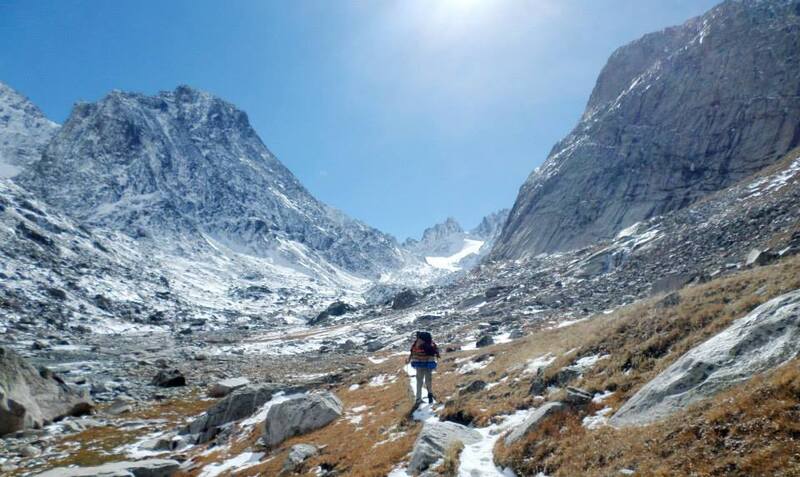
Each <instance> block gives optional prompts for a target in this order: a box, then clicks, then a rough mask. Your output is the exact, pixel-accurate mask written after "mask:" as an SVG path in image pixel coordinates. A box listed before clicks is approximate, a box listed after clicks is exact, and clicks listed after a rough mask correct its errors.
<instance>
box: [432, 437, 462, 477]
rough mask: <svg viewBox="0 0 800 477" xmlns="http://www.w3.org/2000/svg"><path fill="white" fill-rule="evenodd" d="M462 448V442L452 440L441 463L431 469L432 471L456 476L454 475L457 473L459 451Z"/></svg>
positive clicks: (447, 475)
mask: <svg viewBox="0 0 800 477" xmlns="http://www.w3.org/2000/svg"><path fill="white" fill-rule="evenodd" d="M463 450H464V443H463V442H461V441H455V442H453V443H452V444H451V445H450V446H449V447H448V448H447V450H446V451H445V453H444V459H443V461H442V463H441V464H440V465H439V466H437V467H436V468H435V469H433V470H434V472H436V473H437V474H438V475H440V476H442V477H456V475H458V465H459V463H460V461H461V452H462V451H463Z"/></svg>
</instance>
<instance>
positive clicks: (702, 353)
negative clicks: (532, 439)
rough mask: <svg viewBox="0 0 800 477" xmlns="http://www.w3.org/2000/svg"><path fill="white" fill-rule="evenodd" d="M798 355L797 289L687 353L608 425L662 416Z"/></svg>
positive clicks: (799, 300)
mask: <svg viewBox="0 0 800 477" xmlns="http://www.w3.org/2000/svg"><path fill="white" fill-rule="evenodd" d="M798 354H800V290H795V291H793V292H791V293H787V294H785V295H781V296H779V297H777V298H774V299H772V300H770V301H768V302H767V303H764V304H763V305H761V306H759V307H758V308H756V309H755V310H753V311H752V312H750V313H749V314H748V315H746V316H744V317H743V318H740V319H738V320H736V321H734V322H733V324H731V325H730V326H729V327H728V328H727V329H725V330H724V331H722V332H720V333H718V334H717V335H715V336H713V337H711V338H710V339H709V340H707V341H706V342H704V343H702V344H700V345H698V346H696V347H694V348H692V349H691V350H689V351H688V352H687V353H686V354H684V355H683V356H681V357H680V358H679V359H678V360H677V361H675V362H674V363H673V364H672V365H671V366H670V367H668V368H667V369H665V370H664V371H663V372H662V373H661V374H659V375H658V376H656V377H655V378H654V379H653V380H652V381H650V382H649V383H647V384H646V385H644V387H642V388H641V389H640V390H639V391H638V392H637V393H636V394H635V395H634V396H633V397H631V398H630V399H629V400H628V402H626V403H625V405H623V406H622V407H621V408H620V409H619V411H617V413H616V414H614V415H613V416H612V417H611V419H610V421H609V423H610V424H611V425H613V426H617V427H621V426H631V425H642V424H647V423H650V422H653V421H657V420H659V419H662V418H664V417H667V416H669V415H671V414H673V413H675V412H677V411H680V410H682V409H685V408H686V407H687V406H689V405H690V404H692V403H695V402H697V401H700V400H702V399H705V398H708V397H710V396H713V395H714V394H716V393H717V392H719V391H722V390H724V389H726V388H728V387H730V386H732V385H734V384H737V383H740V382H742V381H745V380H747V379H750V378H751V377H752V376H753V375H754V374H757V373H761V372H764V371H768V370H770V369H773V368H775V367H777V366H779V365H781V364H783V363H785V362H787V361H788V360H790V359H793V358H795V357H796V356H798Z"/></svg>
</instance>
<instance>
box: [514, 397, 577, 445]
mask: <svg viewBox="0 0 800 477" xmlns="http://www.w3.org/2000/svg"><path fill="white" fill-rule="evenodd" d="M562 409H564V405H563V404H561V403H560V402H548V403H546V404H543V405H542V406H540V407H538V408H536V409H535V410H534V411H533V412H531V414H530V415H529V416H528V417H527V418H526V419H525V421H524V422H523V423H522V424H520V425H519V426H517V427H516V428H515V429H514V430H512V431H511V432H510V433H509V434H508V435H507V436H506V438H505V445H507V446H510V445H511V444H513V443H515V442H517V441H518V440H520V439H522V438H523V437H525V436H526V435H528V433H529V432H532V431H534V430H535V429H536V428H537V427H539V424H540V423H541V422H542V421H543V420H544V419H545V418H546V417H548V416H550V415H551V414H554V413H556V412H559V411H561V410H562Z"/></svg>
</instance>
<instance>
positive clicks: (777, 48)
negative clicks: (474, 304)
mask: <svg viewBox="0 0 800 477" xmlns="http://www.w3.org/2000/svg"><path fill="white" fill-rule="evenodd" d="M798 36H800V12H798V9H797V3H796V2H789V1H786V0H741V1H733V0H729V1H726V2H723V3H722V4H721V5H719V6H717V7H715V8H713V9H712V10H711V11H709V12H708V13H706V14H705V15H703V16H701V17H698V18H695V19H692V20H689V21H688V22H686V23H684V24H683V25H681V26H678V27H672V28H667V29H665V30H662V31H660V32H656V33H651V34H648V35H645V36H644V37H642V38H640V39H639V40H636V41H634V42H632V43H630V44H628V45H626V46H623V47H622V48H620V49H618V50H617V51H616V52H614V54H612V55H611V57H610V58H609V60H608V63H607V64H606V66H605V67H604V68H603V70H602V71H601V73H600V75H599V77H598V79H597V84H596V86H595V88H594V90H593V92H592V95H591V98H590V100H589V102H588V105H587V108H586V111H585V112H584V114H583V116H582V118H581V121H580V122H579V123H578V125H577V126H576V127H575V129H573V131H572V132H571V133H570V134H569V135H568V136H567V137H566V138H564V139H563V140H562V141H560V142H559V143H557V144H556V145H555V146H554V147H553V149H552V152H551V153H550V155H549V156H548V158H547V160H546V161H545V162H544V163H543V164H542V166H541V167H539V168H537V169H536V170H534V171H533V172H532V173H531V175H530V176H529V177H528V179H527V181H526V182H525V183H524V184H523V185H522V187H521V188H520V191H519V194H518V196H517V200H516V202H515V204H514V207H513V208H512V210H511V212H510V216H509V219H508V222H507V224H506V226H505V228H504V230H503V233H502V235H501V237H500V238H499V240H498V242H497V244H496V246H495V249H494V251H493V257H494V258H511V259H513V258H521V257H525V256H534V255H537V254H539V253H541V252H552V251H556V250H569V249H574V248H579V247H582V246H585V245H588V244H591V243H593V242H595V241H597V240H602V239H608V238H612V237H613V236H614V235H615V234H616V233H617V232H619V231H620V230H622V229H624V228H625V227H628V226H630V225H632V224H633V223H636V222H639V221H642V220H646V219H648V218H650V217H654V216H658V215H662V214H664V213H667V212H669V211H672V210H677V209H681V208H684V207H686V206H688V205H690V204H692V203H694V202H696V201H697V200H699V199H701V198H703V197H705V196H706V195H708V194H710V193H713V192H716V191H719V190H722V189H724V188H726V187H728V186H730V185H732V184H734V183H736V182H738V181H740V180H742V179H743V178H745V177H747V176H749V175H751V174H753V173H754V172H756V171H758V170H761V169H763V168H764V167H766V166H769V165H770V164H773V163H774V162H775V161H776V160H778V159H779V158H781V157H782V156H783V155H784V154H785V153H786V152H787V151H789V150H791V149H792V148H794V147H796V146H797V145H798V144H800V130H798V129H797V128H796V127H795V125H796V124H798V123H799V122H800V97H798V96H797V91H798V90H800V57H799V56H798V55H797V38H798ZM765 51H768V52H770V53H769V54H768V55H767V54H764V53H763V52H765ZM743 71H749V72H752V74H742V72H743Z"/></svg>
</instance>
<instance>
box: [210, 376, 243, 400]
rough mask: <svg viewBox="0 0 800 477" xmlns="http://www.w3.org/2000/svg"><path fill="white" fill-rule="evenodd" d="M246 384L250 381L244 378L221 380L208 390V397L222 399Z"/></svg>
mask: <svg viewBox="0 0 800 477" xmlns="http://www.w3.org/2000/svg"><path fill="white" fill-rule="evenodd" d="M248 384H250V380H249V379H247V378H244V377H240V378H229V379H223V380H222V381H219V382H216V383H214V384H212V385H211V387H209V388H208V395H209V396H210V397H214V398H222V397H225V396H227V395H228V394H230V393H232V392H233V391H236V390H237V389H239V388H243V387H245V386H247V385H248Z"/></svg>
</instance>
